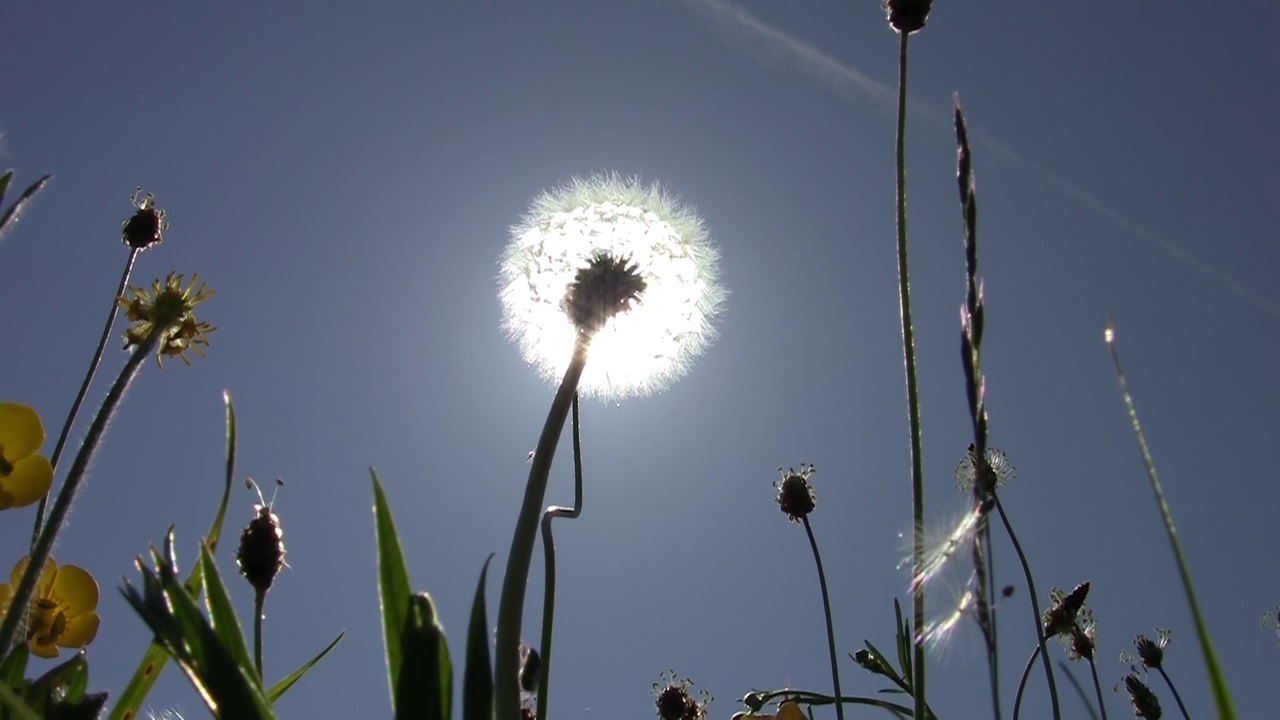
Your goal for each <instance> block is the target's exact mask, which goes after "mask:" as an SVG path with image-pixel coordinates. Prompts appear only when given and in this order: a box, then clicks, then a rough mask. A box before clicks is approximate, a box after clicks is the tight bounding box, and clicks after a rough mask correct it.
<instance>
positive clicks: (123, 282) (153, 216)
mask: <svg viewBox="0 0 1280 720" xmlns="http://www.w3.org/2000/svg"><path fill="white" fill-rule="evenodd" d="M141 193H142V188H138V189H137V190H134V192H133V196H132V197H130V198H129V201H130V202H132V203H133V207H134V213H133V215H131V216H130V217H129V218H128V219H127V220H125V221H124V223H123V224H122V230H121V233H120V241H121V242H122V243H124V244H125V246H127V247H128V248H129V254H128V256H127V257H125V261H124V271H123V272H122V273H121V274H120V286H119V287H118V288H116V294H115V295H113V296H112V297H111V310H110V312H108V313H107V322H106V325H104V326H103V328H102V337H101V338H99V339H98V347H97V349H96V350H94V352H93V359H92V360H90V361H89V370H88V371H87V372H86V373H85V375H84V380H82V381H81V383H80V391H79V392H77V393H76V399H75V401H74V402H72V403H71V410H70V411H68V412H67V419H66V420H65V421H64V422H63V424H62V432H60V433H59V434H58V441H57V443H55V444H54V446H53V455H52V456H50V459H49V462H50V463H51V464H52V465H53V469H54V470H55V471H56V470H57V469H58V459H59V458H61V457H62V451H63V449H65V447H66V444H67V438H68V437H70V435H71V428H72V427H73V426H74V425H75V422H76V417H77V416H78V415H79V414H80V406H81V405H82V404H83V403H84V398H85V395H87V394H88V393H89V385H91V384H92V383H93V378H94V375H96V374H97V372H98V364H99V363H101V362H102V353H103V352H104V351H105V350H106V347H107V340H108V339H109V338H110V337H111V327H112V326H113V325H115V322H116V314H117V313H118V312H119V311H120V306H119V305H118V304H117V303H116V301H115V299H116V298H118V297H120V296H121V295H124V292H125V290H126V289H128V287H129V276H130V275H132V274H133V264H134V262H135V261H136V260H137V259H138V254H139V253H141V252H142V251H143V250H146V249H147V248H149V247H152V246H154V245H159V244H160V243H161V242H162V241H163V240H164V231H165V230H166V229H168V227H169V223H168V221H167V220H165V211H164V210H162V209H160V208H158V207H156V199H155V196H154V195H152V194H150V193H147V194H146V195H145V196H142V195H141ZM48 499H49V498H48V496H45V497H44V498H41V500H40V505H39V507H38V508H37V509H36V519H35V525H34V527H32V529H31V545H32V547H35V544H36V541H37V540H38V539H39V538H40V529H41V527H42V526H43V525H44V514H45V508H46V506H47V504H48Z"/></svg>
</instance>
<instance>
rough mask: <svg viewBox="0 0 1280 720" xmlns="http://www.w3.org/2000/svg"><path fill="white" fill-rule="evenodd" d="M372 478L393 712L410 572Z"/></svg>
mask: <svg viewBox="0 0 1280 720" xmlns="http://www.w3.org/2000/svg"><path fill="white" fill-rule="evenodd" d="M369 474H370V475H371V476H372V477H373V520H374V531H375V533H376V536H377V545H378V599H379V602H380V604H381V605H382V634H383V640H384V641H385V643H386V652H387V683H388V685H389V686H390V690H391V703H392V709H395V710H398V708H397V707H396V705H395V701H396V692H397V689H398V688H399V687H400V666H401V664H402V663H403V662H404V647H403V640H402V633H403V631H404V629H405V628H406V626H407V621H408V618H409V597H410V595H412V594H413V590H412V589H411V588H410V585H409V569H408V567H406V566H405V562H404V551H403V550H402V549H401V548H400V536H399V535H398V534H397V533H396V524H395V521H394V520H392V518H391V508H390V507H388V505H387V496H386V494H385V493H383V491H382V483H381V482H380V481H379V480H378V471H377V470H374V469H373V468H369Z"/></svg>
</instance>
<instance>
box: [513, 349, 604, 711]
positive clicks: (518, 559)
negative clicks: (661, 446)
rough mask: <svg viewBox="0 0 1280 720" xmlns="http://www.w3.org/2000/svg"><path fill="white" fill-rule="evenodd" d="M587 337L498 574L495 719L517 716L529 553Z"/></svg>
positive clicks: (559, 397)
mask: <svg viewBox="0 0 1280 720" xmlns="http://www.w3.org/2000/svg"><path fill="white" fill-rule="evenodd" d="M590 343H591V340H590V337H589V336H585V335H581V334H580V335H579V337H578V338H577V341H576V343H575V345H574V349H573V358H572V359H571V360H570V361H569V367H568V368H567V369H566V370H565V373H564V378H563V379H562V380H561V381H560V388H559V389H558V390H557V391H556V395H555V399H554V400H552V401H551V409H550V410H549V411H548V412H547V420H546V423H544V424H543V426H542V434H541V435H540V436H539V437H538V445H537V447H536V448H535V449H534V454H533V463H532V467H530V468H529V480H528V482H527V483H526V484H525V489H524V502H523V504H522V505H521V506H520V515H519V517H518V518H517V520H516V529H515V533H514V535H513V536H512V538H511V554H510V556H509V557H508V559H507V571H506V574H505V575H504V576H503V578H502V594H501V596H500V598H499V602H498V637H497V640H496V642H495V647H494V663H493V670H494V677H495V679H494V703H495V717H496V718H497V719H498V720H519V718H520V627H521V624H522V621H523V615H524V593H525V589H526V586H527V585H528V582H529V563H530V561H531V559H532V557H533V543H534V539H535V538H536V537H537V534H538V516H539V515H540V514H541V512H542V502H543V498H544V497H546V493H547V477H548V476H549V475H550V473H551V460H552V458H553V457H555V452H556V445H557V444H558V443H559V442H560V435H561V433H562V432H563V431H564V423H565V420H566V418H567V417H568V415H569V407H570V406H571V405H572V404H573V398H574V397H575V396H576V395H577V392H578V381H579V380H580V379H581V378H582V370H583V368H585V367H586V364H587V350H588V348H589V347H590Z"/></svg>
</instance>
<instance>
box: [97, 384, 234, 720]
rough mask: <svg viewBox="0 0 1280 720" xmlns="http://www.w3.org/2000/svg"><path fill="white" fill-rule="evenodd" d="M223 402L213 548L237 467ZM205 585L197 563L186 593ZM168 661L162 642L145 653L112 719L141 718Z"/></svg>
mask: <svg viewBox="0 0 1280 720" xmlns="http://www.w3.org/2000/svg"><path fill="white" fill-rule="evenodd" d="M222 401H223V404H224V405H226V409H227V410H226V412H227V461H226V476H225V478H224V484H223V487H222V501H221V502H220V503H219V504H218V511H217V512H216V513H214V516H213V523H212V524H211V525H210V526H209V532H208V533H207V534H206V535H205V540H204V541H205V542H206V543H208V544H209V547H211V548H213V549H217V547H218V539H219V538H221V537H222V525H223V522H224V520H225V518H226V515H227V503H228V502H230V500H231V484H232V479H233V478H234V477H235V465H236V409H235V405H234V404H233V403H232V402H231V393H230V392H227V391H225V390H224V391H223V393H222ZM202 585H203V578H202V577H201V564H200V563H196V564H195V567H194V568H192V570H191V574H190V575H188V576H187V582H186V588H187V592H189V593H191V594H192V595H193V596H195V597H199V595H200V588H201V587H202ZM168 662H169V653H167V652H165V649H164V648H163V647H162V646H161V645H160V644H159V643H155V642H153V643H151V645H150V646H148V647H147V651H146V652H145V653H143V655H142V660H141V661H140V662H139V663H138V668H137V669H136V670H134V671H133V677H132V678H130V680H129V684H128V685H127V686H125V689H124V691H123V692H121V693H120V699H119V700H118V701H116V705H115V707H114V708H112V709H111V715H110V717H109V720H134V718H136V717H137V716H138V710H139V709H140V708H141V707H142V703H143V702H145V701H146V699H147V695H148V694H149V693H150V692H151V688H152V687H153V686H154V685H155V684H156V680H157V679H158V678H159V677H160V672H161V671H162V670H164V666H165V665H166V664H167V663H168Z"/></svg>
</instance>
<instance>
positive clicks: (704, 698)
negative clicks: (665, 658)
mask: <svg viewBox="0 0 1280 720" xmlns="http://www.w3.org/2000/svg"><path fill="white" fill-rule="evenodd" d="M691 687H693V681H692V680H690V679H689V678H682V677H680V676H679V675H677V674H676V673H675V671H674V670H666V671H664V672H663V673H662V675H661V676H660V678H659V681H658V682H656V683H654V684H653V692H652V694H653V698H654V700H653V705H654V708H655V709H656V710H657V713H658V720H704V718H706V716H707V706H708V705H710V704H711V703H712V702H713V701H714V700H715V698H714V697H713V696H712V695H711V693H710V692H708V691H707V690H706V689H702V690H699V691H698V696H697V697H696V698H695V697H694V696H693V695H692V694H690V692H689V688H691Z"/></svg>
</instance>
